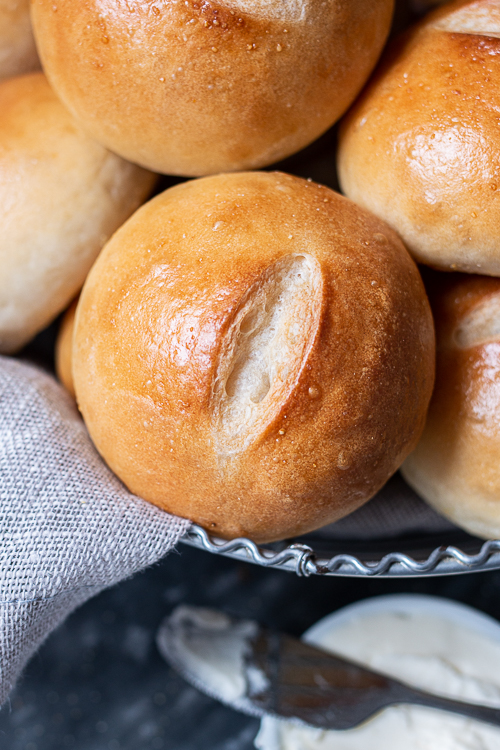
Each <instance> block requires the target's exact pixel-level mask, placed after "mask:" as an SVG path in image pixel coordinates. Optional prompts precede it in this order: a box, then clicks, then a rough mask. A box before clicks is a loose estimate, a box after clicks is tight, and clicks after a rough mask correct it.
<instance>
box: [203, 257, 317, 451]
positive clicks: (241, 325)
mask: <svg viewBox="0 0 500 750" xmlns="http://www.w3.org/2000/svg"><path fill="white" fill-rule="evenodd" d="M322 296H323V283H322V275H321V269H320V266H319V263H318V262H317V261H316V260H315V259H314V258H312V257H311V256H309V255H306V254H301V255H298V254H290V255H287V256H285V257H284V258H281V259H280V260H279V261H277V262H276V263H274V264H273V265H272V266H270V267H269V268H268V269H267V270H266V271H265V272H264V273H263V275H262V276H261V278H260V279H259V280H258V281H257V283H256V284H254V285H253V286H252V287H251V288H250V289H249V291H248V292H247V294H246V295H245V298H244V300H243V302H242V303H241V305H240V307H239V309H238V311H237V312H236V315H235V316H234V320H233V322H232V324H231V325H230V327H229V330H228V332H227V335H226V340H225V342H224V344H223V345H222V347H221V356H220V359H219V363H218V367H217V374H216V378H215V383H214V417H215V419H214V429H215V434H216V443H217V445H218V448H219V451H220V453H221V454H228V453H235V452H239V451H242V450H244V449H245V448H246V447H247V446H248V445H249V443H250V442H252V440H254V439H256V438H257V437H258V435H259V433H260V432H262V431H263V430H264V429H265V426H266V425H267V424H269V423H270V422H271V421H272V419H273V417H274V416H275V413H276V411H277V409H278V407H279V404H281V403H284V402H285V401H286V399H287V397H288V396H289V395H290V393H291V392H292V390H293V388H294V386H295V384H296V382H297V379H298V376H299V374H300V372H301V370H302V368H303V365H304V362H305V360H306V358H307V353H308V351H309V350H310V347H311V345H312V342H313V340H314V338H315V335H316V332H317V329H318V326H319V320H320V311H321V301H322Z"/></svg>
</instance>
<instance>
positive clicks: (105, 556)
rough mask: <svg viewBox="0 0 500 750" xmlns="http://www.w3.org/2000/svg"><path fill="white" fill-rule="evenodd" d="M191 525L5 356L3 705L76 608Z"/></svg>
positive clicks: (28, 370) (38, 376)
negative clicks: (135, 486) (137, 487)
mask: <svg viewBox="0 0 500 750" xmlns="http://www.w3.org/2000/svg"><path fill="white" fill-rule="evenodd" d="M188 527H189V522H188V521H185V520H184V519H181V518H176V517H174V516H171V515H169V514H168V513H165V512H163V511H161V510H159V509H158V508H155V507H154V506H152V505H150V504H149V503H146V502H145V501H144V500H141V499H140V498H138V497H135V496H134V495H131V494H130V492H128V491H127V490H126V489H125V487H124V486H123V484H121V482H120V481H119V480H118V479H117V478H116V477H115V476H114V474H112V473H111V471H110V470H109V469H108V468H107V467H106V465H105V464H104V463H103V461H102V460H101V459H100V457H99V456H98V454H97V452H96V451H95V449H94V447H93V445H92V443H91V441H90V439H89V437H88V434H87V432H86V430H85V427H84V424H83V422H82V420H81V419H80V417H79V416H78V413H77V410H76V408H75V406H74V404H73V402H72V400H71V398H70V397H69V396H68V395H67V394H66V392H65V391H64V390H63V389H62V388H61V386H60V385H59V384H58V383H57V382H56V381H55V380H54V378H52V377H51V376H50V375H48V374H46V373H45V372H43V371H41V370H39V369H37V368H35V367H33V366H32V365H27V364H24V363H22V362H19V361H18V360H15V359H11V358H8V357H0V704H2V703H3V702H4V701H5V699H6V697H7V695H8V693H9V691H10V689H11V688H12V686H13V684H14V682H15V681H16V678H17V676H18V675H19V673H20V671H21V670H22V668H23V667H24V665H25V664H26V662H27V661H28V659H29V658H30V656H31V655H32V654H33V652H34V651H35V650H36V649H37V648H38V646H39V645H40V644H41V643H42V641H43V640H44V639H45V637H46V636H47V635H48V634H49V633H50V632H51V631H52V630H53V629H54V628H55V627H57V625H59V624H60V623H61V622H62V621H63V620H64V618H65V617H66V616H67V615H68V614H69V613H70V612H71V611H72V610H73V609H75V607H77V606H78V605H79V604H82V603H83V602H84V601H85V600H86V599H89V598H90V597H91V596H94V595H95V594H97V593H98V592H99V591H101V590H102V589H104V588H106V587H107V586H111V585H113V584H114V583H117V582H118V581H121V580H122V579H124V578H127V577H128V576H130V575H132V574H133V573H135V572H137V571H139V570H141V569H142V568H145V567H146V566H148V565H151V564H152V563H154V562H156V561H157V560H159V559H160V558H161V557H163V556H164V555H165V554H166V553H167V552H168V551H169V550H170V549H172V547H173V546H174V545H175V544H176V542H177V541H178V539H179V538H180V537H181V536H182V535H183V534H184V533H185V531H186V530H187V529H188Z"/></svg>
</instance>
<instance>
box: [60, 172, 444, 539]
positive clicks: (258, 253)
mask: <svg viewBox="0 0 500 750" xmlns="http://www.w3.org/2000/svg"><path fill="white" fill-rule="evenodd" d="M73 356H74V360H73V376H74V381H75V389H76V393H77V399H78V403H79V406H80V409H81V411H82V414H83V417H84V419H85V421H86V424H87V427H88V429H89V432H90V435H91V437H92V439H93V440H94V442H95V445H96V446H97V449H98V450H99V452H100V453H101V455H102V456H103V457H104V459H105V460H106V461H107V463H108V464H109V466H110V467H111V468H112V469H113V470H114V471H115V472H116V474H118V476H119V477H120V478H121V479H122V480H123V481H124V482H125V484H126V485H127V486H128V487H129V488H130V490H131V491H132V492H135V493H136V494H138V495H140V496H142V497H144V498H146V499H147V500H150V501H152V502H153V503H156V504H157V505H159V506H160V507H162V508H165V509H166V510H169V511H171V512H173V513H176V514H178V515H181V516H185V517H187V518H191V519H193V520H194V521H197V522H198V523H200V524H202V525H203V526H205V527H206V528H207V529H209V530H211V531H213V532H216V533H218V534H220V535H222V536H224V537H235V536H238V535H241V534H243V535H246V536H250V537H251V538H252V539H255V540H256V541H259V542H263V541H269V540H273V539H279V538H284V537H288V536H293V535H296V534H299V533H301V532H306V531H308V530H310V529H314V528H317V527H319V526H322V525H323V524H326V523H330V522H332V521H334V520H336V519H338V518H340V517H341V516H343V515H346V514H347V513H349V512H350V511H352V510H354V509H355V508H356V507H358V506H359V505H361V504H362V503H364V502H365V501H366V500H368V498H370V497H371V496H372V495H373V494H374V493H375V492H376V491H377V490H378V489H379V488H380V487H381V485H383V484H384V482H385V481H386V480H387V479H388V477H389V476H390V475H391V474H392V473H393V472H394V471H395V470H396V469H397V467H398V466H399V465H400V463H401V462H402V460H403V459H404V457H405V456H406V455H407V453H408V452H409V451H410V450H411V448H412V447H413V446H414V445H415V443H416V441H417V440H418V436H419V434H420V431H421V429H422V426H423V424H424V420H425V412H426V409H427V404H428V401H429V398H430V395H431V389H432V383H433V372H434V332H433V324H432V318H431V315H430V310H429V306H428V302H427V298H426V295H425V291H424V288H423V285H422V282H421V279H420V275H419V273H418V270H417V268H416V266H415V264H414V263H413V261H412V260H411V258H410V256H409V255H408V253H407V252H406V250H405V248H404V246H403V245H402V243H401V242H400V241H399V239H398V238H397V236H396V235H395V234H394V233H393V232H392V231H391V230H390V229H389V228H388V227H387V226H386V225H385V224H384V223H383V222H381V221H380V220H378V219H377V218H375V217H374V216H372V215H370V214H368V213H366V212H365V211H363V210H362V209H360V208H358V207H357V206H356V205H355V204H354V203H352V202H351V201H348V200H346V199H345V198H342V197H341V196H339V195H338V194H336V193H334V192H333V191H331V190H329V189H327V188H324V187H322V186H320V185H317V184H314V183H312V182H307V181H305V180H302V179H299V178H297V177H291V176H289V175H285V174H280V173H273V174H268V173H258V172H257V173H239V174H238V173H237V174H229V175H219V176H216V177H208V178H205V179H201V180H195V181H192V182H188V183H184V184H182V185H178V186H176V187H174V188H172V189H170V190H167V191H166V192H164V193H162V194H161V195H159V196H157V197H156V198H154V199H153V200H151V201H150V202H149V203H147V204H146V205H145V206H143V207H142V208H141V209H139V210H138V211H137V212H136V213H135V214H134V216H133V217H132V218H131V219H129V221H128V222H126V224H125V225H124V226H123V227H121V229H120V230H119V231H118V232H117V233H116V234H115V236H114V237H113V238H112V239H111V241H110V242H109V243H108V244H107V246H106V248H105V249H104V250H103V252H102V253H101V255H100V257H99V258H98V260H97V262H96V263H95V265H94V266H93V268H92V271H91V272H90V274H89V277H88V278H87V280H86V283H85V286H84V288H83V291H82V295H81V298H80V303H79V305H78V309H77V315H76V323H75V333H74V338H73Z"/></svg>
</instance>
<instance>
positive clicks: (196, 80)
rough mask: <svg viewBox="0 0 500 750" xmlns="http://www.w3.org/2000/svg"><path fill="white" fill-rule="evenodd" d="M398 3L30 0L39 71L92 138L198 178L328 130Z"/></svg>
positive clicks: (256, 161)
mask: <svg viewBox="0 0 500 750" xmlns="http://www.w3.org/2000/svg"><path fill="white" fill-rule="evenodd" d="M393 4H394V2H393V0H356V2H345V0H329V1H328V2H324V0H288V1H287V2H274V0H222V2H218V3H212V2H206V1H205V0H185V1H184V0H174V1H173V2H165V0H155V2H147V3H137V2H135V3H130V2H123V0H107V2H106V3H105V4H103V3H102V2H100V1H99V0H87V2H84V3H79V2H75V0H58V2H57V5H56V6H54V2H53V0H33V11H32V12H33V21H34V27H35V33H36V37H37V42H38V45H39V49H40V54H41V58H42V61H43V65H44V69H45V70H46V72H47V75H48V77H49V79H50V81H51V83H52V85H53V86H54V89H55V90H56V91H57V93H58V94H59V96H60V97H61V99H62V100H63V101H64V102H65V104H66V105H67V107H68V108H69V109H70V110H71V112H72V113H73V114H74V115H75V117H77V118H78V120H79V121H80V122H81V124H82V126H84V127H85V128H86V130H87V131H88V132H89V133H90V134H91V135H92V136H93V137H94V138H96V140H98V141H99V142H100V143H103V144H104V145H105V146H107V147H108V148H110V149H111V150H112V151H115V152H116V153H117V154H120V155H121V156H123V157H125V158H126V159H130V160H131V161H134V162H136V163H138V164H142V165H143V166H145V167H148V168H149V169H153V170H155V171H158V172H165V173H169V174H180V175H203V174H212V173H215V172H221V171H233V170H237V169H243V168H245V169H246V168H255V167H260V166H263V165H266V164H271V163H272V162H275V161H277V160H278V159H282V158H284V157H285V156H287V155H289V154H292V153H294V152H295V151H298V150H299V149H300V148H302V147H303V146H306V145H307V144H308V143H310V142H311V141H313V140H314V139H315V138H317V137H318V136H319V135H320V134H321V133H323V132H324V131H325V130H327V128H329V127H330V125H332V123H333V122H335V120H337V118H339V117H340V115H341V114H343V112H345V110H346V109H347V107H348V106H349V105H350V103H351V102H352V101H353V99H354V97H355V96H356V94H357V93H358V92H359V90H360V89H361V87H362V85H363V83H364V82H365V80H366V79H367V77H368V75H369V73H370V71H371V70H372V68H373V66H374V64H375V62H376V60H377V58H378V56H379V53H380V51H381V49H382V47H383V44H384V42H385V39H386V37H387V33H388V31H389V25H390V20H391V15H392V9H393ZM54 7H56V10H54Z"/></svg>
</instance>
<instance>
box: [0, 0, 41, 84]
mask: <svg viewBox="0 0 500 750" xmlns="http://www.w3.org/2000/svg"><path fill="white" fill-rule="evenodd" d="M39 67H40V60H39V59H38V54H37V51H36V47H35V40H34V38H33V31H32V28H31V20H30V3H29V0H0V80H2V79H3V78H9V77H11V76H17V75H20V74H21V73H29V72H30V71H32V70H36V69H37V68H39Z"/></svg>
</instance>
